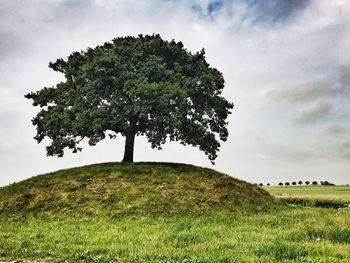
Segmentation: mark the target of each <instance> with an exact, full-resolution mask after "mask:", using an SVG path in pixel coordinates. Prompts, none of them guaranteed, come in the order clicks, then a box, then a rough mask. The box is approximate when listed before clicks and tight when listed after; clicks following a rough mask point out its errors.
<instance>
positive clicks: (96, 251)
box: [0, 207, 350, 263]
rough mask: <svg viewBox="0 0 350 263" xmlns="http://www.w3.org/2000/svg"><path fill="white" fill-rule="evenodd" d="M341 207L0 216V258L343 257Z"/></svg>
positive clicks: (347, 236) (349, 246)
mask: <svg viewBox="0 0 350 263" xmlns="http://www.w3.org/2000/svg"><path fill="white" fill-rule="evenodd" d="M349 217H350V211H349V210H346V209H344V210H334V209H320V208H318V209H317V208H291V207H289V208H279V209H278V210H276V211H274V212H272V211H270V212H269V213H265V214H258V215H252V214H250V215H249V214H248V215H243V214H241V215H234V214H232V213H224V212H223V213H218V212H215V213H208V214H201V215H197V216H186V215H182V216H181V215H177V216H170V217H166V216H161V217H158V218H157V217H141V218H137V217H133V218H132V217H129V218H118V219H113V218H108V217H96V216H72V215H65V214H61V215H59V214H57V215H55V216H53V215H48V214H42V215H36V216H34V215H30V214H27V215H26V216H20V217H13V216H12V217H4V216H2V217H0V259H8V260H10V259H12V260H13V259H36V260H38V259H41V260H44V261H47V262H315V263H316V262H317V263H320V262H350V225H349V221H348V220H349Z"/></svg>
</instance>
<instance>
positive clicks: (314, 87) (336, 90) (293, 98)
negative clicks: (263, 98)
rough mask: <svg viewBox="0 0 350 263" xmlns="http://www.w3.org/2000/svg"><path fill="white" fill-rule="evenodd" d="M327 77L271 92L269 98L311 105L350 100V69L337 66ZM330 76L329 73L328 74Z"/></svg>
mask: <svg viewBox="0 0 350 263" xmlns="http://www.w3.org/2000/svg"><path fill="white" fill-rule="evenodd" d="M328 71H330V72H333V73H332V74H330V75H329V76H327V77H322V78H321V79H318V80H313V81H308V82H304V83H302V84H297V85H293V86H286V87H278V88H275V89H272V90H270V91H269V92H268V93H267V96H268V97H270V98H271V99H272V100H274V101H282V102H290V103H309V102H310V101H317V100H320V99H324V98H326V99H327V98H328V99H329V98H342V99H344V98H345V97H348V98H350V67H348V66H337V67H336V69H335V70H332V69H330V70H328ZM328 74H329V73H328Z"/></svg>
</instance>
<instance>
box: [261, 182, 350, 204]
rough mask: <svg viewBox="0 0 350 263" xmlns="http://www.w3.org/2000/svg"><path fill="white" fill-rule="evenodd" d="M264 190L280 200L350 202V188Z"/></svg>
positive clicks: (323, 187) (288, 187)
mask: <svg viewBox="0 0 350 263" xmlns="http://www.w3.org/2000/svg"><path fill="white" fill-rule="evenodd" d="M263 189H265V190H266V191H268V192H269V193H270V194H272V195H274V196H276V197H278V198H307V199H317V200H339V201H344V202H350V186H323V185H317V186H314V185H312V186H266V187H263Z"/></svg>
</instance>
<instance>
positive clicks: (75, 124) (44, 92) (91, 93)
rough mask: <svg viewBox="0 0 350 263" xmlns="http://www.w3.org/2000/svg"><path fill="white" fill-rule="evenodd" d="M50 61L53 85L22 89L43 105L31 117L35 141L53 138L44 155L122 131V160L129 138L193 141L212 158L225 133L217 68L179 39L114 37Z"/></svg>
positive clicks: (226, 106)
mask: <svg viewBox="0 0 350 263" xmlns="http://www.w3.org/2000/svg"><path fill="white" fill-rule="evenodd" d="M49 67H50V68H51V69H53V70H54V71H56V72H59V73H62V74H64V77H65V80H64V81H62V82H59V83H58V84H56V85H55V86H53V87H44V88H43V89H41V90H39V91H36V92H31V93H29V94H27V95H25V97H26V98H28V99H31V100H33V105H34V106H39V107H41V108H42V109H41V111H40V112H39V113H38V114H37V115H36V117H35V118H34V119H33V120H32V123H33V125H35V126H36V129H37V134H36V136H35V137H34V138H35V139H36V140H37V141H38V143H40V142H42V141H43V140H44V139H45V138H48V139H49V140H50V141H51V144H50V145H49V146H47V147H46V150H47V155H49V156H53V155H56V156H58V157H62V156H63V155H64V150H65V149H70V150H72V151H73V152H74V153H76V152H78V151H81V150H82V148H81V147H80V145H79V143H80V142H81V141H82V140H84V139H87V140H88V143H89V145H91V146H94V145H96V144H97V143H98V142H100V141H101V140H103V139H105V138H106V137H110V138H115V137H116V136H117V135H119V134H120V135H122V136H123V137H125V148H124V158H123V162H133V155H134V143H135V136H137V135H144V136H145V137H146V138H147V140H148V142H149V143H150V144H151V146H152V148H158V149H161V146H162V145H163V144H164V143H165V142H166V141H167V139H169V140H170V141H179V142H180V143H181V144H183V145H192V146H195V147H198V148H199V150H201V151H203V152H204V153H205V154H206V155H207V156H208V159H209V160H210V161H212V162H214V160H215V158H216V157H217V152H218V151H219V148H220V141H226V139H227V136H228V131H227V128H226V127H227V124H228V123H227V121H226V119H227V117H228V115H229V114H230V109H232V107H233V104H232V103H230V102H229V101H227V100H226V99H225V98H224V97H223V96H221V94H222V90H223V88H224V83H225V81H224V78H223V75H222V73H221V72H220V71H219V70H217V69H216V68H214V67H211V66H210V65H209V64H208V62H207V61H206V58H205V51H204V49H202V50H201V51H199V52H196V53H191V52H189V51H188V50H187V49H186V48H185V47H184V45H183V44H182V43H181V42H175V41H174V40H172V41H165V40H163V39H162V38H161V37H160V36H159V35H146V36H143V35H139V36H138V37H132V36H128V37H120V38H115V39H113V40H112V41H111V42H106V43H104V44H103V45H101V46H97V47H95V48H88V49H87V50H86V51H81V52H73V53H72V54H71V55H69V56H68V58H67V59H57V60H56V61H55V62H53V63H50V64H49Z"/></svg>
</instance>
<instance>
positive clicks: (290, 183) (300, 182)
mask: <svg viewBox="0 0 350 263" xmlns="http://www.w3.org/2000/svg"><path fill="white" fill-rule="evenodd" d="M297 184H298V185H300V186H301V185H303V184H304V185H310V184H311V185H318V184H320V185H328V186H334V185H335V184H333V183H330V182H328V181H320V183H318V182H317V181H312V182H310V181H305V182H303V181H298V182H295V181H293V182H285V183H282V182H279V183H278V185H279V186H283V185H285V186H290V185H293V186H296V185H297ZM254 185H255V186H264V184H263V183H259V184H254ZM266 186H270V183H267V184H266Z"/></svg>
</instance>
